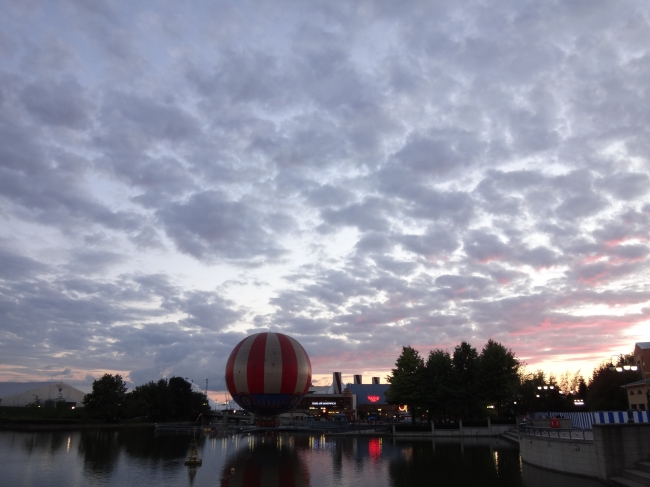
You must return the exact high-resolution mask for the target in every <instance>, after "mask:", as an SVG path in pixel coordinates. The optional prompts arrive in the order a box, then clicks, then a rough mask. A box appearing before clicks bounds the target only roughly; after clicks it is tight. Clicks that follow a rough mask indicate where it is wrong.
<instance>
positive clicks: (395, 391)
mask: <svg viewBox="0 0 650 487" xmlns="http://www.w3.org/2000/svg"><path fill="white" fill-rule="evenodd" d="M423 371H424V360H423V359H422V357H420V353H419V352H418V351H417V350H415V349H414V348H412V347H402V354H401V355H400V356H399V357H398V358H397V361H396V362H395V368H394V369H393V370H392V373H391V375H389V376H388V377H387V378H386V380H387V381H388V383H389V384H390V387H389V388H388V390H387V391H386V399H387V400H388V402H389V403H390V404H406V405H408V407H409V408H410V409H411V413H412V415H413V419H415V418H416V414H417V412H418V410H420V409H421V408H422V405H423V399H424V398H423V391H422V388H423V387H422V386H423Z"/></svg>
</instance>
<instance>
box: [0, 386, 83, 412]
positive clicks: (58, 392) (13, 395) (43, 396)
mask: <svg viewBox="0 0 650 487" xmlns="http://www.w3.org/2000/svg"><path fill="white" fill-rule="evenodd" d="M85 395H86V393H85V392H83V391H80V390H79V389H77V388H75V387H72V386H71V385H70V384H66V383H65V382H60V381H59V382H0V405H1V406H19V407H23V406H27V405H28V404H30V403H33V402H34V401H36V399H38V400H39V401H41V402H45V401H49V400H52V401H57V400H64V401H65V402H68V403H76V405H77V407H81V406H83V404H82V401H83V398H84V396H85Z"/></svg>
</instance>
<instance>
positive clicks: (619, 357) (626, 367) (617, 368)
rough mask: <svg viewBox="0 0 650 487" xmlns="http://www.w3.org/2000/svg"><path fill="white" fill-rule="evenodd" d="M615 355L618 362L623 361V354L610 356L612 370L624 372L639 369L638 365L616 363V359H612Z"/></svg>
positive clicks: (609, 367) (610, 368)
mask: <svg viewBox="0 0 650 487" xmlns="http://www.w3.org/2000/svg"><path fill="white" fill-rule="evenodd" d="M614 357H617V362H618V363H619V364H620V363H621V361H622V357H623V354H620V355H612V356H611V357H610V358H609V365H608V367H607V368H608V369H609V370H611V371H612V372H614V371H616V372H623V371H624V370H633V371H637V370H638V367H637V366H636V365H614V361H613V360H612V359H613V358H614Z"/></svg>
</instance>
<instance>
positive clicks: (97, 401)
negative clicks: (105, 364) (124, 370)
mask: <svg viewBox="0 0 650 487" xmlns="http://www.w3.org/2000/svg"><path fill="white" fill-rule="evenodd" d="M125 401H126V383H125V382H124V381H123V380H122V376H120V375H119V374H116V375H111V374H104V375H103V376H102V377H101V378H100V379H99V380H94V381H93V391H92V392H91V393H90V394H86V395H85V396H84V399H83V404H84V406H85V408H86V411H87V412H88V413H89V414H90V415H92V416H95V417H98V418H101V419H103V420H105V421H117V420H118V419H119V418H120V413H121V410H122V407H123V406H124V404H125Z"/></svg>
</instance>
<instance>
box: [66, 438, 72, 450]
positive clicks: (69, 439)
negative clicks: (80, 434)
mask: <svg viewBox="0 0 650 487" xmlns="http://www.w3.org/2000/svg"><path fill="white" fill-rule="evenodd" d="M71 440H72V438H71V437H69V436H68V449H67V450H66V451H70V441H71Z"/></svg>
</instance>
